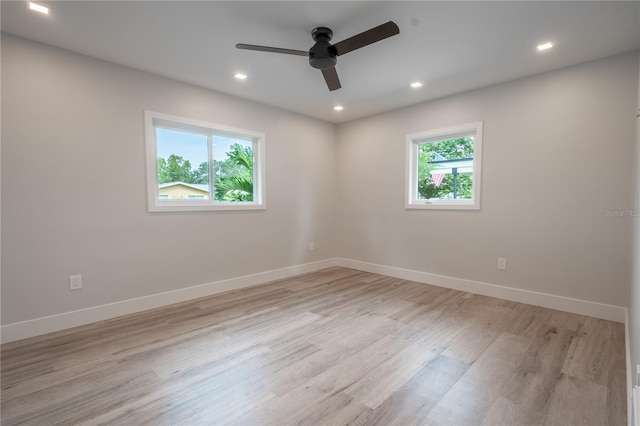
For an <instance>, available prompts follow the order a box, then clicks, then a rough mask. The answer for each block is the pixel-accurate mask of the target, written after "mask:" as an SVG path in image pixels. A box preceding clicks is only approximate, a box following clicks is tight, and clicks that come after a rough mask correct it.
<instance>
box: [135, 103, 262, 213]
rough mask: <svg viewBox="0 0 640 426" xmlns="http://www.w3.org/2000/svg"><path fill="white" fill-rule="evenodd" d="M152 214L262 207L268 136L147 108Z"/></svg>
mask: <svg viewBox="0 0 640 426" xmlns="http://www.w3.org/2000/svg"><path fill="white" fill-rule="evenodd" d="M145 133H146V150H147V192H148V202H149V211H150V212H162V211H193V210H196V211H197V210H249V209H264V208H265V198H264V139H265V137H264V134H263V133H258V132H254V131H249V130H241V129H233V128H230V127H227V126H221V125H218V124H211V123H206V122H202V121H197V120H191V119H187V118H180V117H174V116H170V115H167V114H161V113H157V112H152V111H145Z"/></svg>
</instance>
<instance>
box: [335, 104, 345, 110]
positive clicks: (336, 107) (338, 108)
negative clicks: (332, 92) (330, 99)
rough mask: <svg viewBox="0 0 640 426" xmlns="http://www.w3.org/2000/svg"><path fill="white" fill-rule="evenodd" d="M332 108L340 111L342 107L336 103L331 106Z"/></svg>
mask: <svg viewBox="0 0 640 426" xmlns="http://www.w3.org/2000/svg"><path fill="white" fill-rule="evenodd" d="M333 109H335V110H336V111H342V110H343V109H344V107H343V106H342V105H336V106H334V107H333Z"/></svg>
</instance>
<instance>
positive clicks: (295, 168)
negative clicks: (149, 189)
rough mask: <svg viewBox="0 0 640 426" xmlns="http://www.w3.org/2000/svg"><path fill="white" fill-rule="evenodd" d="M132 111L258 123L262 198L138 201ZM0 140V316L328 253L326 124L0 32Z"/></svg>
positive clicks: (331, 145)
mask: <svg viewBox="0 0 640 426" xmlns="http://www.w3.org/2000/svg"><path fill="white" fill-rule="evenodd" d="M145 109H150V110H153V111H159V112H164V113H168V114H174V115H178V116H184V117H190V118H194V119H199V120H206V121H209V122H213V123H220V124H224V125H228V126H233V127H238V128H243V129H249V130H256V131H260V132H264V133H265V134H266V144H267V145H266V146H267V156H266V161H267V162H266V172H267V210H266V211H253V212H236V213H229V212H226V213H225V212H205V213H173V214H167V213H155V214H150V213H148V212H147V206H146V183H145V176H146V175H145V160H144V158H145V157H144V154H145V151H144V138H143V136H144V135H143V111H144V110H145ZM2 149H3V153H2V154H3V155H2V196H3V203H2V283H3V286H2V323H3V324H10V323H15V322H18V321H24V320H28V319H33V318H38V317H42V316H46V315H52V314H57V313H62V312H68V311H73V310H76V309H81V308H87V307H92V306H97V305H101V304H105V303H110V302H115V301H120V300H125V299H130V298H134V297H140V296H146V295H151V294H156V293H160V292H165V291H170V290H175V289H179V288H181V287H188V286H193V285H197V284H203V283H209V282H213V281H218V280H222V279H226V278H233V277H238V276H242V275H247V274H252V273H257V272H262V271H268V270H273V269H277V268H283V267H287V266H291V265H299V264H304V263H307V262H312V261H316V260H320V259H325V258H330V257H333V256H334V255H335V238H334V236H335V226H334V225H335V217H334V213H335V209H334V198H335V197H334V189H335V187H336V178H335V173H334V168H335V167H334V163H335V126H334V125H332V124H328V123H324V122H321V121H318V120H314V119H310V118H307V117H303V116H300V115H296V114H293V113H289V112H284V111H280V110H277V109H274V108H271V107H267V106H263V105H259V104H256V103H252V102H248V101H244V100H241V99H238V98H234V97H231V96H226V95H223V94H220V93H215V92H212V91H208V90H204V89H202V88H199V87H195V86H191V85H188V84H183V83H180V82H177V81H174V80H170V79H166V78H161V77H157V76H154V75H150V74H147V73H143V72H139V71H135V70H132V69H129V68H125V67H121V66H117V65H114V64H110V63H107V62H103V61H99V60H95V59H91V58H89V57H86V56H81V55H77V54H73V53H70V52H67V51H63V50H59V49H55V48H51V47H47V46H44V45H42V44H37V43H33V42H30V41H27V40H24V39H20V38H16V37H13V36H10V35H5V34H3V35H2ZM310 240H314V241H315V246H316V251H314V252H309V251H308V249H307V247H308V244H309V241H310ZM71 274H82V277H83V284H84V288H83V289H82V290H81V291H74V292H70V291H69V290H68V277H69V275H71Z"/></svg>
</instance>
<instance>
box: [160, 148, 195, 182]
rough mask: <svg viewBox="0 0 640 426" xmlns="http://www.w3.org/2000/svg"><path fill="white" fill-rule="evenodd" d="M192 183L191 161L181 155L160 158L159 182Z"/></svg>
mask: <svg viewBox="0 0 640 426" xmlns="http://www.w3.org/2000/svg"><path fill="white" fill-rule="evenodd" d="M169 182H185V183H191V163H190V162H189V160H185V159H184V158H182V157H180V156H179V155H170V156H169V158H168V159H166V160H165V159H164V158H162V157H160V158H158V183H169Z"/></svg>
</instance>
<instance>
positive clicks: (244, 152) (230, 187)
mask: <svg viewBox="0 0 640 426" xmlns="http://www.w3.org/2000/svg"><path fill="white" fill-rule="evenodd" d="M230 148H231V150H230V151H228V152H227V153H226V154H227V159H226V160H225V162H228V163H229V164H230V165H233V166H235V167H234V169H235V173H234V174H233V175H229V176H221V177H220V178H219V180H218V181H217V182H216V183H215V188H214V189H215V191H214V192H215V199H216V200H217V201H253V147H251V146H243V145H240V144H238V143H234V144H233V145H231V147H230Z"/></svg>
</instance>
